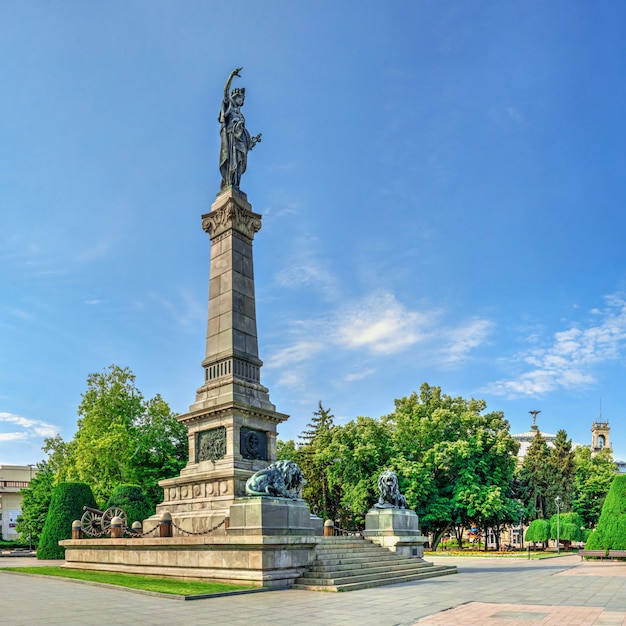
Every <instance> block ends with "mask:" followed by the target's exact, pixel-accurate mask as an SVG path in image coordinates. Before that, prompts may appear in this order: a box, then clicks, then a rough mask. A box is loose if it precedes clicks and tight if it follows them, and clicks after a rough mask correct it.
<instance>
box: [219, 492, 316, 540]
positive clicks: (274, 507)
mask: <svg viewBox="0 0 626 626" xmlns="http://www.w3.org/2000/svg"><path fill="white" fill-rule="evenodd" d="M318 519H319V518H318ZM321 521H322V520H320V522H321ZM315 531H316V529H315V528H314V527H313V526H312V516H311V510H310V509H309V505H308V504H307V503H306V502H305V501H304V500H289V499H286V498H270V497H265V498H257V497H252V498H239V499H238V500H237V502H235V504H233V505H232V506H231V507H230V524H229V526H228V530H227V531H226V534H227V535H229V536H236V535H244V536H249V535H300V536H309V535H314V534H316V532H315Z"/></svg>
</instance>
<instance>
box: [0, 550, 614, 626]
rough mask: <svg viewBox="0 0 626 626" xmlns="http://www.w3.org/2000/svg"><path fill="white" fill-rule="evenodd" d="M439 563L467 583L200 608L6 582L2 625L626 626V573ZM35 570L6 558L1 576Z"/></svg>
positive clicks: (39, 581) (221, 602)
mask: <svg viewBox="0 0 626 626" xmlns="http://www.w3.org/2000/svg"><path fill="white" fill-rule="evenodd" d="M431 560H432V561H433V562H438V563H442V562H443V563H447V564H450V565H457V566H458V568H459V573H458V574H457V575H455V576H445V577H443V578H435V579H431V580H425V581H421V582H414V583H406V584H403V585H393V586H390V587H379V588H376V589H365V590H362V591H353V592H349V593H315V592H307V591H295V590H286V591H272V592H268V593H260V594H251V595H243V596H231V597H222V598H212V599H208V600H197V601H192V602H181V601H175V600H170V599H165V598H160V597H151V596H146V595H139V594H135V593H132V592H129V591H125V590H121V589H120V590H118V589H113V588H111V589H109V588H102V587H93V586H90V585H83V584H76V583H72V582H66V581H62V580H59V579H52V578H51V579H47V578H39V577H26V576H17V575H14V574H9V573H6V572H0V585H1V586H0V589H1V590H2V594H1V596H0V597H1V600H0V624H10V625H12V626H21V625H24V626H26V625H28V626H31V625H34V624H45V625H50V626H55V625H59V626H60V625H63V626H67V625H69V624H81V625H90V624H94V625H98V626H102V624H116V625H120V626H125V625H127V624H128V625H131V624H137V625H139V624H141V625H145V624H150V625H153V624H154V625H161V624H163V625H165V624H167V625H173V624H185V626H192V625H195V624H197V625H200V624H201V625H202V626H205V625H206V624H214V625H218V626H221V625H230V624H234V625H245V626H270V625H271V626H295V625H300V624H312V625H319V626H331V625H332V626H344V625H359V626H370V625H371V626H399V625H402V626H409V625H416V626H422V625H424V626H428V625H434V624H437V625H440V626H441V625H445V626H473V625H474V624H480V625H481V626H515V625H519V626H524V625H529V624H530V623H531V622H532V623H533V624H550V625H565V624H568V625H569V624H578V625H580V626H592V625H593V626H609V625H616V624H623V625H625V626H626V563H615V562H603V563H590V562H585V563H581V561H580V559H579V558H578V557H577V556H564V557H557V558H552V559H544V560H532V561H527V560H519V559H493V558H492V559H489V558H458V559H453V558H445V557H441V558H433V559H431ZM29 561H30V559H26V558H19V559H18V558H15V559H9V558H2V559H0V567H11V566H22V565H30V564H31V563H30V562H29Z"/></svg>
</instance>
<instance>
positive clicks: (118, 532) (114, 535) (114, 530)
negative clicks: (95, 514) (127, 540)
mask: <svg viewBox="0 0 626 626" xmlns="http://www.w3.org/2000/svg"><path fill="white" fill-rule="evenodd" d="M123 536H124V522H122V518H121V517H117V516H116V517H114V518H113V519H112V520H111V539H121V538H122V537H123Z"/></svg>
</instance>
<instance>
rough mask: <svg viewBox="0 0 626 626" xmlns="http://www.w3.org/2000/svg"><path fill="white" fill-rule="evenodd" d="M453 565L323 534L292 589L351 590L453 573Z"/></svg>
mask: <svg viewBox="0 0 626 626" xmlns="http://www.w3.org/2000/svg"><path fill="white" fill-rule="evenodd" d="M456 572H457V570H456V567H451V566H449V565H433V564H432V563H427V562H426V561H422V560H421V559H416V558H405V557H401V556H398V555H397V554H395V553H393V552H391V551H390V550H388V549H387V548H383V547H381V546H379V545H376V544H374V543H372V542H371V541H366V540H365V539H363V538H362V537H359V536H349V537H324V538H323V539H322V541H321V543H319V544H318V546H317V548H316V549H315V560H314V561H313V562H312V563H311V565H309V567H308V568H307V570H306V571H305V573H304V574H303V575H302V576H300V578H297V579H296V581H295V583H294V584H293V586H292V589H307V590H310V591H353V590H355V589H366V588H368V587H380V586H382V585H395V584H397V583H406V582H409V581H413V580H421V579H424V578H433V577H435V576H446V575H448V574H456Z"/></svg>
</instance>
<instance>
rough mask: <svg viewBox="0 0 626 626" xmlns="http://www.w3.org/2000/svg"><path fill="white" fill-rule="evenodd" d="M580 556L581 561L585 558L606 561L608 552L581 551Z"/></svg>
mask: <svg viewBox="0 0 626 626" xmlns="http://www.w3.org/2000/svg"><path fill="white" fill-rule="evenodd" d="M578 554H579V556H580V560H581V561H582V560H583V558H584V557H587V558H592V559H606V550H579V551H578Z"/></svg>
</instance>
